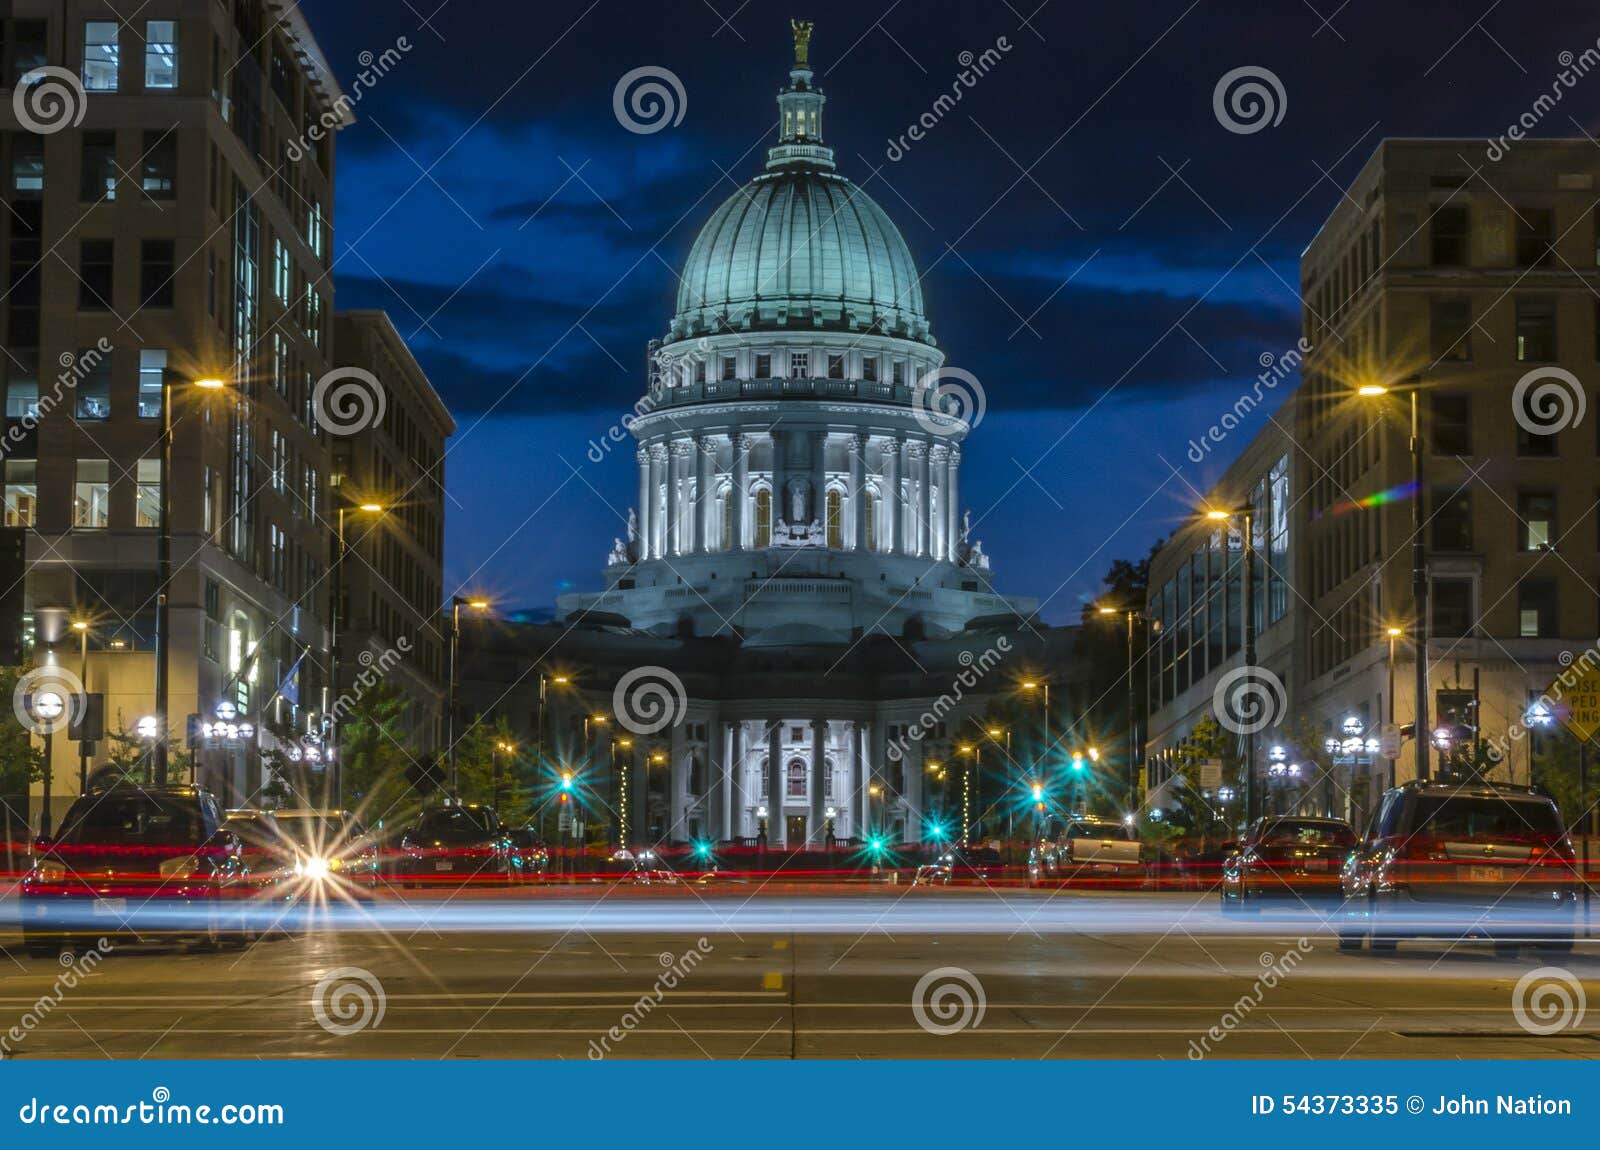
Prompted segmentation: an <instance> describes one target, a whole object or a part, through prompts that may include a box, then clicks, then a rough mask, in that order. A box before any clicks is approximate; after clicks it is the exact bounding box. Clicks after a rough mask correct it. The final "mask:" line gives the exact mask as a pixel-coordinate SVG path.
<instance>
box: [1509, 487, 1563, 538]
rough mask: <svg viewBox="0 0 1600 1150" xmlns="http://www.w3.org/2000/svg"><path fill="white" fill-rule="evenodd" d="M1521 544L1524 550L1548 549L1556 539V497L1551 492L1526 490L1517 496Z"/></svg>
mask: <svg viewBox="0 0 1600 1150" xmlns="http://www.w3.org/2000/svg"><path fill="white" fill-rule="evenodd" d="M1517 519H1518V520H1519V521H1520V525H1519V531H1520V534H1521V540H1522V543H1521V546H1522V549H1523V550H1524V551H1548V550H1550V549H1551V548H1552V547H1554V546H1555V541H1556V497H1555V496H1554V495H1551V494H1550V493H1549V492H1543V491H1524V492H1522V493H1521V494H1520V495H1518V496H1517Z"/></svg>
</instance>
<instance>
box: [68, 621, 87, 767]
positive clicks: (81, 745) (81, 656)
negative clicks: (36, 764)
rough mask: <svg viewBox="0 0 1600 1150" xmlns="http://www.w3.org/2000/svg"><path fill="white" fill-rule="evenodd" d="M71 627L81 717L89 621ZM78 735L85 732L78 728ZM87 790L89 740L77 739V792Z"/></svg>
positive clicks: (85, 715)
mask: <svg viewBox="0 0 1600 1150" xmlns="http://www.w3.org/2000/svg"><path fill="white" fill-rule="evenodd" d="M72 629H73V630H74V631H76V632H77V633H78V682H79V683H81V684H82V685H83V702H84V711H83V718H84V720H85V721H86V720H87V719H88V717H89V707H88V704H89V623H88V621H87V620H85V619H74V620H73V621H72ZM78 733H79V734H80V735H83V734H86V732H85V731H83V730H81V729H80V730H79V731H78ZM88 790H89V740H88V739H87V738H82V739H79V740H78V793H79V794H80V795H81V794H84V793H86V792H87V791H88Z"/></svg>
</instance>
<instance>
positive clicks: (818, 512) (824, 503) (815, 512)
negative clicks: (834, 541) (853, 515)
mask: <svg viewBox="0 0 1600 1150" xmlns="http://www.w3.org/2000/svg"><path fill="white" fill-rule="evenodd" d="M809 439H810V441H811V518H812V519H813V520H815V521H816V522H817V523H820V524H821V525H822V526H823V528H824V530H826V528H827V526H828V433H827V432H826V431H813V432H811V433H810V436H809ZM824 541H826V536H824Z"/></svg>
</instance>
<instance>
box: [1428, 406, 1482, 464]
mask: <svg viewBox="0 0 1600 1150" xmlns="http://www.w3.org/2000/svg"><path fill="white" fill-rule="evenodd" d="M1428 411H1429V415H1430V416H1431V418H1432V420H1433V443H1432V445H1431V446H1432V448H1433V453H1434V454H1435V455H1471V454H1472V401H1471V399H1470V398H1469V397H1468V396H1465V395H1440V394H1433V395H1430V396H1429V397H1428Z"/></svg>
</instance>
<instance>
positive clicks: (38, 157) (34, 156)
mask: <svg viewBox="0 0 1600 1150" xmlns="http://www.w3.org/2000/svg"><path fill="white" fill-rule="evenodd" d="M11 187H12V190H13V191H15V192H16V193H17V195H19V196H28V197H30V198H32V197H35V196H37V195H38V194H40V193H42V192H43V191H44V137H43V136H36V135H34V134H33V133H31V132H15V133H13V134H12V136H11Z"/></svg>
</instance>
